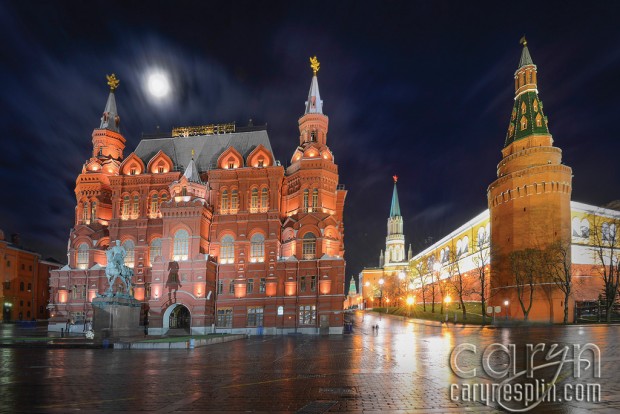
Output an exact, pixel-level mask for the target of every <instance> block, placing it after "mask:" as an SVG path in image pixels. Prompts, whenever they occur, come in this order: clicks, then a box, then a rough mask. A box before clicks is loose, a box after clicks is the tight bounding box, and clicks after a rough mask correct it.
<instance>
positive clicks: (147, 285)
mask: <svg viewBox="0 0 620 414" xmlns="http://www.w3.org/2000/svg"><path fill="white" fill-rule="evenodd" d="M144 298H145V299H151V284H150V283H145V284H144Z"/></svg>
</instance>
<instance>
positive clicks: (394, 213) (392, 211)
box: [390, 181, 400, 217]
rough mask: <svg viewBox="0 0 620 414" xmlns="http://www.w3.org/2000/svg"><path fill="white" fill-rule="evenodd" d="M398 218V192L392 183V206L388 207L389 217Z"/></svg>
mask: <svg viewBox="0 0 620 414" xmlns="http://www.w3.org/2000/svg"><path fill="white" fill-rule="evenodd" d="M397 216H400V204H399V203H398V190H397V189H396V181H394V192H393V193H392V206H391V207H390V217H397Z"/></svg>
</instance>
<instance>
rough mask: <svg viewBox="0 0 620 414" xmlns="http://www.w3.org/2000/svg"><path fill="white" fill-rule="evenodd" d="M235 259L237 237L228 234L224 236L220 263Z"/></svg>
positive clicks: (232, 261)
mask: <svg viewBox="0 0 620 414" xmlns="http://www.w3.org/2000/svg"><path fill="white" fill-rule="evenodd" d="M234 261H235V239H233V237H232V236H230V235H226V236H224V237H222V242H221V246H220V263H234Z"/></svg>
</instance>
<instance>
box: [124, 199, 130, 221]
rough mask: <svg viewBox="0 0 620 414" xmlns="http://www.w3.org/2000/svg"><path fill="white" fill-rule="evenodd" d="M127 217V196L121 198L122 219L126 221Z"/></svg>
mask: <svg viewBox="0 0 620 414" xmlns="http://www.w3.org/2000/svg"><path fill="white" fill-rule="evenodd" d="M128 216H129V196H125V197H123V218H124V219H126V218H127V217H128Z"/></svg>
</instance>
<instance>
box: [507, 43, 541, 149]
mask: <svg viewBox="0 0 620 414" xmlns="http://www.w3.org/2000/svg"><path fill="white" fill-rule="evenodd" d="M523 66H534V68H535V67H536V65H534V63H533V61H532V57H531V56H530V52H529V50H528V49H527V46H524V47H523V51H522V52H521V59H520V60H519V68H518V69H517V71H518V70H519V69H521V68H522V67H523ZM542 134H549V126H548V124H547V117H546V116H545V114H544V112H543V103H542V101H541V100H540V97H539V96H538V90H537V89H534V90H532V89H530V90H526V91H525V92H521V93H520V94H519V95H517V97H516V98H515V102H514V106H513V108H512V113H511V115H510V123H509V124H508V131H507V132H506V142H505V143H504V148H505V147H507V146H508V145H510V144H512V143H513V142H515V141H518V140H520V139H523V138H526V137H529V136H531V135H542Z"/></svg>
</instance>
